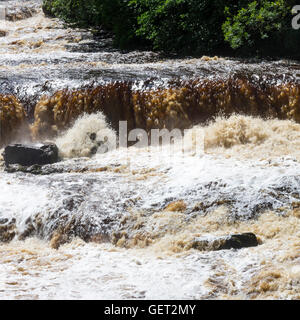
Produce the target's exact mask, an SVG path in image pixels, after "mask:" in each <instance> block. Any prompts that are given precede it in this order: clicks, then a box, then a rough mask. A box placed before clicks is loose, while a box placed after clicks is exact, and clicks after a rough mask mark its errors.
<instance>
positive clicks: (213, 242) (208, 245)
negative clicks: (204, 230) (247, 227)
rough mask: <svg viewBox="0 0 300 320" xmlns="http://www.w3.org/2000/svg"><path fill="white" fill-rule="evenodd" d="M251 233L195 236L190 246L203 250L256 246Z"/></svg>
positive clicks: (255, 240) (254, 238)
mask: <svg viewBox="0 0 300 320" xmlns="http://www.w3.org/2000/svg"><path fill="white" fill-rule="evenodd" d="M258 244H259V243H258V240H257V238H256V235H255V234H253V233H243V234H232V235H229V236H224V237H207V238H205V237H203V238H195V239H194V241H193V242H192V248H194V249H197V250H201V251H202V250H204V251H213V250H229V249H241V248H249V247H256V246H258Z"/></svg>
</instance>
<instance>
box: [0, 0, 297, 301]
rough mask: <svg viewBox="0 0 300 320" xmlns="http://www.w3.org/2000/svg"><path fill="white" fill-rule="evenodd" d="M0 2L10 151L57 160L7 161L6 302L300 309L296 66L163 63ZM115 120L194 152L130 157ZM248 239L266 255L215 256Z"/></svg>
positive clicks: (0, 231) (166, 148)
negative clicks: (173, 133)
mask: <svg viewBox="0 0 300 320" xmlns="http://www.w3.org/2000/svg"><path fill="white" fill-rule="evenodd" d="M1 3H2V4H5V5H7V7H8V9H9V10H8V13H9V16H10V17H11V18H9V19H10V21H0V30H3V34H4V36H3V37H1V38H0V51H1V52H2V53H1V58H0V74H1V79H0V83H1V88H0V90H1V91H0V93H1V94H0V111H1V113H0V125H1V128H0V129H1V141H0V148H4V147H5V145H6V144H8V143H14V142H23V143H24V142H26V143H30V144H38V143H40V142H45V141H49V142H52V143H55V144H56V145H57V146H58V149H59V156H60V161H59V162H57V163H54V164H48V165H44V166H32V167H29V168H25V167H19V166H12V167H7V166H5V164H4V161H3V159H2V157H0V190H1V193H0V299H295V300H296V299H300V176H299V172H300V152H299V145H300V124H299V121H298V120H299V117H298V114H300V113H299V108H300V105H299V101H300V100H299V95H300V94H299V92H300V91H299V87H298V86H299V79H298V75H297V72H296V71H295V70H296V68H295V70H294V69H293V66H294V67H295V63H291V62H285V61H281V62H268V63H267V62H264V63H262V64H258V63H244V62H240V61H234V60H230V59H220V58H217V57H216V58H208V57H203V58H202V59H187V60H179V59H178V60H176V59H174V60H171V59H170V60H168V59H163V60H162V61H161V60H160V59H162V58H161V57H159V55H158V54H156V53H151V52H138V51H136V52H130V53H128V52H127V53H124V52H119V51H117V50H114V49H112V48H111V39H109V38H105V37H104V38H103V39H102V40H101V39H100V40H101V41H102V42H101V41H100V40H99V39H98V42H97V41H95V40H94V39H93V36H92V34H91V33H90V32H89V31H86V30H79V29H75V30H74V29H69V28H65V27H64V26H63V24H62V23H61V22H60V21H58V20H56V19H50V18H46V17H45V16H44V15H43V13H42V11H41V7H40V5H41V2H40V1H22V2H20V1H18V2H16V1H2V2H1ZM22 8H23V9H22ZM24 8H27V9H24ZM97 43H98V46H97V45H96V44H97ZM99 43H100V44H102V45H100V44H99ZM257 70H258V71H257ZM256 71H257V74H256V73H255V72H256ZM241 73H244V74H245V77H240V76H239V75H240V74H241ZM249 73H252V75H251V76H249ZM262 75H264V76H265V77H264V76H262ZM282 75H284V77H282ZM247 77H248V78H247ZM257 77H258V78H257ZM268 77H269V78H270V77H273V78H274V79H275V80H276V81H275V80H274V81H273V82H268V81H269V80H268V79H269V78H268ZM175 78H176V80H174V79H175ZM178 78H180V80H178ZM193 79H196V80H195V82H193V83H192V82H191V81H193ZM245 79H246V80H245ZM253 79H259V80H256V81H257V82H255V83H254V82H252V80H253ZM286 79H288V81H286ZM116 80H117V81H118V82H115V81H116ZM172 81H173V82H174V83H173V84H172ZM176 81H177V82H178V83H176ZM189 81H190V82H189ZM263 81H265V84H266V86H264V85H262V82H263ZM266 88H267V89H266ZM222 90H223V91H222ZM217 93H218V94H217ZM237 97H239V98H237ZM254 97H259V98H257V100H255V98H254ZM270 97H272V98H273V100H272V99H270ZM288 97H292V98H290V99H289V98H288ZM268 103H269V104H268ZM281 104H282V105H281ZM119 121H127V124H128V130H134V129H137V128H139V129H143V130H144V131H145V132H147V133H149V129H150V128H151V127H153V128H156V129H163V128H165V129H166V128H167V129H170V130H171V129H174V128H179V129H181V130H183V129H187V130H186V131H185V133H186V135H185V139H184V142H185V146H184V148H183V145H182V141H181V140H176V139H174V141H171V143H167V144H164V145H160V146H151V145H150V144H149V145H148V146H145V147H142V148H138V147H136V146H135V145H130V144H129V146H128V147H123V146H120V143H119V142H120V139H121V138H122V137H121V136H120V132H119V131H118V126H117V124H118V123H119ZM149 140H150V139H149ZM2 152H3V149H1V152H0V153H2ZM244 233H247V234H248V233H253V234H255V236H256V237H257V242H258V245H257V246H251V247H244V248H239V249H234V248H231V249H229V250H219V249H220V248H218V247H217V246H218V245H219V242H220V241H221V242H222V240H219V239H224V238H226V237H228V236H230V235H237V234H244Z"/></svg>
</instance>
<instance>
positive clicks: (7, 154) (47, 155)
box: [3, 144, 59, 170]
mask: <svg viewBox="0 0 300 320" xmlns="http://www.w3.org/2000/svg"><path fill="white" fill-rule="evenodd" d="M3 158H4V161H5V165H6V166H9V165H13V164H19V165H21V166H32V165H45V164H51V163H55V162H57V161H58V160H59V158H58V148H57V146H56V145H55V144H44V145H36V146H34V145H32V146H31V145H22V144H14V145H8V146H6V147H5V149H4V153H3ZM32 169H33V170H34V169H37V168H32Z"/></svg>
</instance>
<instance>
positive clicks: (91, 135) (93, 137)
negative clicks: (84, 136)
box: [90, 132, 97, 141]
mask: <svg viewBox="0 0 300 320" xmlns="http://www.w3.org/2000/svg"><path fill="white" fill-rule="evenodd" d="M96 138H97V135H96V133H95V132H93V133H91V134H90V139H91V140H92V141H95V140H96Z"/></svg>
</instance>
